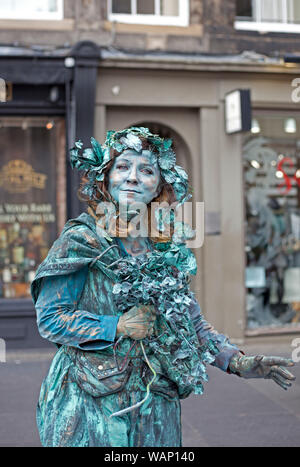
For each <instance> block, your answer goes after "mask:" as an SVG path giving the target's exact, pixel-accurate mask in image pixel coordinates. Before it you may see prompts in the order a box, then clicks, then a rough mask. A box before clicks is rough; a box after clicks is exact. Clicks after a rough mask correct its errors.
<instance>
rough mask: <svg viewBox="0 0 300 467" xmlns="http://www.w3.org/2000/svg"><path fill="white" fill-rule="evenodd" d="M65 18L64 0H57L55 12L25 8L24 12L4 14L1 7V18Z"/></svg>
mask: <svg viewBox="0 0 300 467" xmlns="http://www.w3.org/2000/svg"><path fill="white" fill-rule="evenodd" d="M63 19H64V0H57V11H55V12H50V11H49V12H32V11H30V12H28V8H27V10H26V9H25V8H24V10H22V12H20V11H19V12H17V11H16V12H11V13H9V14H2V13H1V8H0V20H20V21H26V20H37V21H38V20H54V21H55V20H56V21H58V20H63Z"/></svg>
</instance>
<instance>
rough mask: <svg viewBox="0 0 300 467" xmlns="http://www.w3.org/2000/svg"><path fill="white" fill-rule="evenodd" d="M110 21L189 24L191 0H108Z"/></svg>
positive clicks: (174, 24)
mask: <svg viewBox="0 0 300 467" xmlns="http://www.w3.org/2000/svg"><path fill="white" fill-rule="evenodd" d="M108 18H109V20H110V21H117V22H120V23H132V24H149V25H150V24H152V25H170V26H188V24H189V0H108Z"/></svg>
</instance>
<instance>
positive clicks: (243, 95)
mask: <svg viewBox="0 0 300 467" xmlns="http://www.w3.org/2000/svg"><path fill="white" fill-rule="evenodd" d="M250 130H251V99H250V90H249V89H236V90H234V91H231V92H229V93H227V94H226V95H225V131H226V133H227V134H233V133H239V132H242V131H250Z"/></svg>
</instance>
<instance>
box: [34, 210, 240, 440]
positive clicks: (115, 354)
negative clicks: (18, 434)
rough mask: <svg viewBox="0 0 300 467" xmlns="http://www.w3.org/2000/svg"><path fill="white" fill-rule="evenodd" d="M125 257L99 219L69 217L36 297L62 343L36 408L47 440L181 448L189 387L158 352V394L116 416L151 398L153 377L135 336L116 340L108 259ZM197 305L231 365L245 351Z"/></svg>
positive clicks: (194, 315) (195, 313)
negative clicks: (169, 372) (101, 230)
mask: <svg viewBox="0 0 300 467" xmlns="http://www.w3.org/2000/svg"><path fill="white" fill-rule="evenodd" d="M118 247H119V248H118ZM120 247H121V253H120ZM120 254H121V255H125V254H126V251H125V250H124V249H122V244H121V243H120V242H119V241H118V240H117V239H113V238H108V237H104V236H99V235H98V234H97V229H96V224H95V220H94V218H93V217H92V216H90V215H89V214H86V213H83V214H81V215H80V216H79V217H78V218H77V219H73V220H70V221H68V222H67V224H66V225H65V228H64V230H63V232H62V233H61V235H60V237H59V238H58V239H57V240H56V242H54V244H53V246H52V248H51V250H50V251H49V254H48V256H47V258H46V259H45V261H44V262H43V263H42V264H41V265H40V267H39V268H38V270H37V274H36V277H35V280H34V281H33V283H32V297H33V301H34V303H35V306H36V311H37V324H38V328H39V332H40V334H41V335H42V337H44V338H46V339H48V340H49V341H51V342H53V343H55V344H56V345H57V347H58V350H57V352H56V354H55V356H54V359H53V361H52V363H51V366H50V369H49V372H48V375H47V376H46V378H45V380H44V381H43V383H42V387H41V392H40V397H39V401H38V406H37V425H38V430H39V434H40V438H41V443H42V445H43V446H53V447H56V446H57V447H58V446H60V447H61V446H70V447H71V446H76V447H80V446H121V447H123V446H175V447H176V446H181V445H182V440H181V421H180V398H183V397H187V395H189V393H190V391H186V392H185V391H184V390H183V391H179V388H178V386H177V385H176V384H175V383H174V382H173V381H172V380H170V379H169V378H168V377H167V376H166V375H165V374H164V370H163V368H162V366H161V364H160V361H159V360H158V359H157V358H156V356H155V354H154V353H153V352H152V353H151V352H149V354H148V358H149V361H150V362H151V365H152V366H153V368H155V370H156V373H157V377H156V380H155V381H154V383H153V384H152V386H151V391H150V396H149V397H148V399H147V400H146V402H145V403H144V404H142V405H141V406H140V407H139V408H137V409H135V410H133V411H131V412H128V413H126V414H124V415H122V416H113V414H114V413H115V412H118V411H119V410H122V409H125V408H126V407H129V406H132V405H134V404H136V403H137V402H139V401H141V400H143V399H144V397H145V393H146V388H147V385H148V384H149V381H150V379H151V376H152V375H151V372H150V370H149V367H148V365H147V363H146V361H145V359H144V358H143V355H142V353H141V350H140V347H138V346H133V343H134V341H132V340H131V339H130V338H125V339H124V340H123V341H122V342H121V343H120V344H117V340H116V327H117V323H118V319H119V316H120V312H119V311H118V309H116V306H115V303H114V297H113V293H112V288H113V284H114V280H115V276H114V273H113V272H112V270H111V269H110V268H109V265H111V264H112V263H113V262H115V261H116V260H117V259H119V258H120ZM189 312H190V318H191V321H192V323H193V326H194V329H195V332H196V334H197V336H198V339H199V341H200V343H201V344H205V342H207V341H209V340H210V341H213V342H214V343H215V344H216V346H217V348H218V349H219V353H218V354H217V355H216V356H215V360H214V362H213V363H212V364H213V365H214V366H217V367H218V368H220V369H221V370H223V371H226V370H227V368H228V365H229V361H230V359H231V357H232V355H233V354H234V353H236V352H238V350H239V349H238V348H237V347H236V346H234V345H232V344H231V343H230V342H229V340H228V338H227V337H226V336H224V335H222V334H219V333H217V332H216V331H215V330H214V329H213V327H212V326H211V325H210V324H209V323H207V322H206V321H205V320H204V318H203V316H202V313H201V310H200V307H199V305H198V303H197V301H196V300H194V301H192V303H191V305H190V309H189ZM165 420H168V423H167V424H165V423H164V421H165Z"/></svg>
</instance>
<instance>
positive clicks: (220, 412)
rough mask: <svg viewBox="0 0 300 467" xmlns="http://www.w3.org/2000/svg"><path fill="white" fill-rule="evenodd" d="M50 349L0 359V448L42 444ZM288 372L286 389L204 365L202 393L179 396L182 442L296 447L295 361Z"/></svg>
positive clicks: (298, 393) (299, 386)
mask: <svg viewBox="0 0 300 467" xmlns="http://www.w3.org/2000/svg"><path fill="white" fill-rule="evenodd" d="M242 348H243V350H244V352H245V353H246V354H247V355H255V354H264V355H278V356H284V357H287V358H291V352H292V350H293V348H292V347H291V346H290V345H288V344H280V345H279V344H276V346H275V345H270V344H268V345H266V344H265V345H262V344H261V345H252V346H250V345H244V346H243V347H242ZM54 352H55V350H53V351H52V350H49V349H34V350H23V351H20V350H18V351H12V350H11V351H8V352H7V354H6V362H4V363H3V362H2V363H0V381H1V384H0V420H1V423H0V447H4V446H10V447H23V446H34V447H37V446H41V444H40V441H39V436H38V432H37V428H36V423H35V408H36V403H37V400H38V395H39V390H40V385H41V382H42V380H43V378H44V377H45V376H46V374H47V371H48V368H49V365H50V362H51V360H52V358H53V355H54ZM298 355H300V352H299V353H298ZM291 371H292V373H293V374H294V375H295V376H296V378H297V379H296V381H295V382H294V383H293V386H292V387H291V388H290V389H288V390H287V391H285V390H284V389H282V388H281V387H279V386H278V385H277V384H275V383H274V382H273V381H271V380H261V379H250V380H245V379H242V378H239V377H237V376H235V375H228V374H226V373H224V372H222V371H220V370H218V369H217V368H214V367H212V366H209V367H208V375H209V381H208V382H207V383H206V384H205V391H204V394H203V395H193V396H190V397H189V398H187V399H185V400H183V401H182V428H183V446H184V447H214V446H216V447H221V446H233V447H242V446H243V447H246V446H264V447H278V446H284V447H299V446H300V363H296V364H295V366H294V367H293V368H292V369H291Z"/></svg>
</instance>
